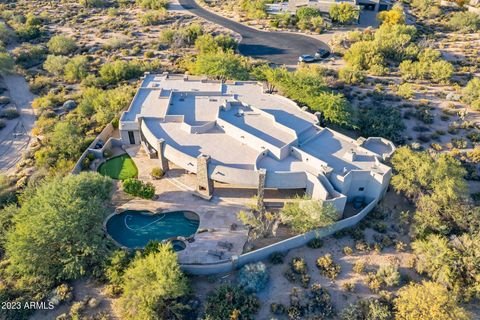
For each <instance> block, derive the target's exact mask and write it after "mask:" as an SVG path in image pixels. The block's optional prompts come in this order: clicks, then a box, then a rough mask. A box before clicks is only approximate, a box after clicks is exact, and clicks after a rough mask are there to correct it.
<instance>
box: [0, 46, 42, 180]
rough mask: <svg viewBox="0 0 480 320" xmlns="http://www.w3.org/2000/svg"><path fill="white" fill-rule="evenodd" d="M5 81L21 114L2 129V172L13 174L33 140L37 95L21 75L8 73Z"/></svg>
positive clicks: (11, 48)
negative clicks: (34, 109)
mask: <svg viewBox="0 0 480 320" xmlns="http://www.w3.org/2000/svg"><path fill="white" fill-rule="evenodd" d="M17 46H19V44H18V43H13V44H11V45H9V46H8V47H7V49H8V51H10V52H11V51H12V50H13V49H15V48H16V47H17ZM3 82H4V83H5V85H6V87H7V88H8V94H9V96H10V99H11V101H12V104H13V105H14V106H15V107H16V108H17V111H18V113H19V114H20V117H18V118H17V119H14V120H8V122H12V123H14V124H8V125H7V127H5V128H4V129H3V130H1V131H0V173H6V174H11V173H13V171H14V170H15V165H16V164H17V163H18V161H19V160H20V159H21V158H22V155H23V153H24V152H25V151H26V150H27V148H28V145H29V143H30V140H31V132H32V129H33V126H34V124H35V114H34V111H33V108H32V101H33V99H35V95H34V94H33V93H32V92H31V91H30V88H29V86H28V83H27V81H26V80H25V78H24V77H23V76H21V75H18V74H10V75H6V76H4V77H3Z"/></svg>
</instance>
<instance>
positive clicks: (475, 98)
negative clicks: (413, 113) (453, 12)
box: [0, 63, 480, 110]
mask: <svg viewBox="0 0 480 320" xmlns="http://www.w3.org/2000/svg"><path fill="white" fill-rule="evenodd" d="M0 64H1V63H0ZM462 100H463V101H464V102H465V103H468V104H469V105H470V106H471V107H472V108H473V109H475V110H479V109H480V78H473V79H472V80H470V81H469V82H468V83H467V85H466V86H465V87H464V88H463V89H462Z"/></svg>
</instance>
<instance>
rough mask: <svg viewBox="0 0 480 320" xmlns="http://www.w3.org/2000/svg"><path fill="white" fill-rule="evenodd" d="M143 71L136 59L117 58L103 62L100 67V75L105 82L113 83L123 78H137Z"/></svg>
mask: <svg viewBox="0 0 480 320" xmlns="http://www.w3.org/2000/svg"><path fill="white" fill-rule="evenodd" d="M142 73H143V66H142V64H141V63H140V62H137V61H123V60H117V61H115V62H110V63H106V64H104V65H103V66H102V67H101V68H100V76H101V77H102V79H103V80H105V81H106V82H107V83H110V84H114V83H118V82H120V81H123V80H129V79H132V78H137V77H139V76H140V75H142Z"/></svg>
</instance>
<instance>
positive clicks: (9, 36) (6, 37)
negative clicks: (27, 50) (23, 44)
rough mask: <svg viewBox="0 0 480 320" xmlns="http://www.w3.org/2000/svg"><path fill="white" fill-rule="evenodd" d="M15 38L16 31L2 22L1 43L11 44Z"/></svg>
mask: <svg viewBox="0 0 480 320" xmlns="http://www.w3.org/2000/svg"><path fill="white" fill-rule="evenodd" d="M14 39H15V32H14V31H12V30H10V29H9V28H8V27H7V25H6V24H5V23H3V22H0V44H1V43H3V44H9V43H11V42H12V41H13V40H14Z"/></svg>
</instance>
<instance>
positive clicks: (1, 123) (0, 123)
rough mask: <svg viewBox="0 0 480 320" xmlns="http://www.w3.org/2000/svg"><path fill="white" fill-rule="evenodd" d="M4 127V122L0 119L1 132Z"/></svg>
mask: <svg viewBox="0 0 480 320" xmlns="http://www.w3.org/2000/svg"><path fill="white" fill-rule="evenodd" d="M6 126H7V124H6V123H5V120H2V119H0V130H2V129H3V128H5V127H6Z"/></svg>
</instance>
